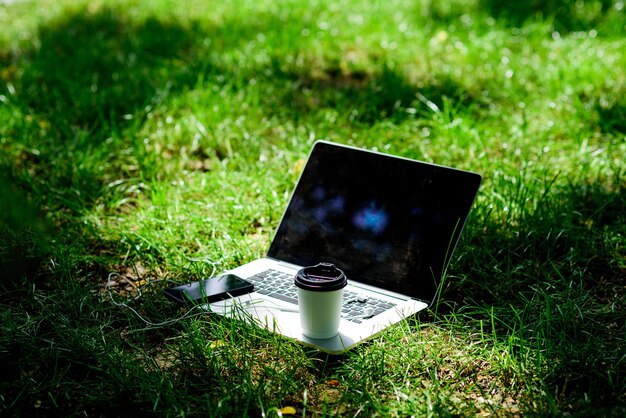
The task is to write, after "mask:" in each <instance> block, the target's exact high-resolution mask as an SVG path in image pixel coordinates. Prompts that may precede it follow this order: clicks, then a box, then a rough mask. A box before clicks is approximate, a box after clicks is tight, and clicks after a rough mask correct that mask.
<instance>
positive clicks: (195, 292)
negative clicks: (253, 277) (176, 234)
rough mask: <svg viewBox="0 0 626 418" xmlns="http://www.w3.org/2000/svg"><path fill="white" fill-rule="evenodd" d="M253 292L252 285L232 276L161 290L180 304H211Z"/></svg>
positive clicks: (225, 275) (227, 275) (226, 275)
mask: <svg viewBox="0 0 626 418" xmlns="http://www.w3.org/2000/svg"><path fill="white" fill-rule="evenodd" d="M252 291H254V285H253V284H252V283H250V282H248V281H246V280H244V279H242V278H241V277H239V276H235V275H234V274H224V275H222V276H217V277H212V278H210V279H205V280H200V281H197V282H193V283H188V284H182V285H180V286H174V287H170V288H167V289H164V290H163V293H164V294H165V296H167V297H168V298H169V299H171V300H173V301H175V302H178V303H180V304H198V303H212V302H217V301H219V300H223V299H228V298H230V297H234V296H239V295H244V294H246V293H250V292H252Z"/></svg>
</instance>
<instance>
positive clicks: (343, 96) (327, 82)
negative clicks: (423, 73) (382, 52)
mask: <svg viewBox="0 0 626 418" xmlns="http://www.w3.org/2000/svg"><path fill="white" fill-rule="evenodd" d="M282 77H285V78H287V79H290V80H293V84H294V86H295V88H292V89H290V90H289V91H287V92H286V94H285V95H284V97H282V98H281V101H282V102H283V103H289V104H290V106H289V107H287V108H286V109H287V111H288V112H289V113H288V116H289V117H291V118H294V119H296V120H297V119H298V118H299V117H300V116H301V115H305V114H310V113H315V112H319V111H320V110H322V109H347V110H348V111H349V114H348V115H344V116H347V117H346V119H348V120H350V121H351V122H354V123H362V124H366V125H373V124H375V123H377V122H380V121H382V120H385V121H390V122H393V123H401V122H402V121H404V120H405V119H407V118H415V117H431V115H432V113H433V111H438V110H442V109H443V108H444V101H445V100H448V101H449V102H452V103H454V105H455V106H456V105H458V106H459V107H460V108H469V107H472V106H474V105H476V104H478V103H479V102H478V100H477V99H476V98H474V97H472V96H471V95H470V94H469V93H468V92H467V91H466V89H464V88H463V86H461V85H459V84H458V83H457V82H456V81H454V80H452V79H451V78H449V77H443V78H441V79H437V80H436V81H435V82H430V83H428V84H426V85H424V86H421V87H420V86H418V85H415V84H413V83H411V82H409V81H408V80H407V78H406V76H405V75H404V74H402V73H401V72H400V71H399V70H398V69H396V68H393V67H391V66H389V65H387V63H381V64H380V70H379V71H378V72H376V73H366V72H363V71H346V70H343V69H341V68H340V66H339V65H330V66H329V67H327V68H324V69H323V70H322V71H321V72H319V73H316V74H312V73H311V72H299V71H293V72H282Z"/></svg>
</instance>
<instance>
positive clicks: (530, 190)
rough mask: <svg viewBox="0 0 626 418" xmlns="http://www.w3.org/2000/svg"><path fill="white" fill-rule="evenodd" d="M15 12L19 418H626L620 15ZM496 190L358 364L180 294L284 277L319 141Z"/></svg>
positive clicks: (14, 327)
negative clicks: (303, 182) (178, 286)
mask: <svg viewBox="0 0 626 418" xmlns="http://www.w3.org/2000/svg"><path fill="white" fill-rule="evenodd" d="M509 3H510V2H506V1H503V0H453V1H449V2H437V1H430V0H418V1H400V0H390V1H341V0H334V1H330V0H316V1H302V0H291V1H287V0H285V1H269V0H257V1H244V0H236V1H232V2H209V1H206V2H205V1H199V0H198V1H186V2H173V1H167V0H158V1H141V0H133V1H130V0H129V1H121V0H120V1H70V0H63V1H50V0H42V1H24V0H15V1H4V2H0V27H2V30H1V31H0V268H1V270H0V277H1V280H0V295H1V296H2V304H1V305H0V376H2V377H0V413H1V414H2V415H12V416H19V415H39V416H48V415H55V416H58V415H66V416H75V415H81V416H83V415H86V416H139V415H146V414H154V415H167V416H177V415H181V416H182V415H201V416H280V415H283V416H291V415H295V416H324V415H341V416H362V417H367V416H398V417H403V416H411V415H415V416H450V415H455V416H458V415H461V416H475V415H500V416H517V415H519V416H526V415H540V416H543V415H547V416H561V415H567V416H620V417H621V416H624V415H626V341H625V339H626V312H625V309H626V302H625V295H624V294H625V291H626V246H625V244H626V238H625V237H626V210H625V208H626V194H625V193H626V158H625V156H626V70H625V69H626V11H625V10H624V6H625V5H624V2H623V1H622V0H598V1H586V0H578V1H573V0H569V1H562V2H559V1H555V0H546V1H537V0H532V1H527V2H525V4H524V5H518V4H517V3H514V4H513V5H512V4H509ZM318 139H326V140H331V141H335V142H339V143H345V144H350V145H353V146H357V147H362V148H367V149H372V150H379V151H383V152H386V153H391V154H395V155H400V156H404V157H410V158H414V159H418V160H422V161H427V162H433V163H436V164H441V165H449V166H453V167H457V168H461V169H466V170H471V171H475V172H478V173H481V174H482V175H483V179H484V180H483V184H482V186H481V190H480V192H479V196H478V198H477V200H476V202H475V204H474V208H473V210H472V213H471V215H470V218H469V219H468V222H467V224H466V227H465V230H464V232H463V236H462V239H461V242H460V243H459V245H458V247H457V250H456V252H455V254H454V257H453V260H452V263H451V265H450V267H449V268H448V271H447V275H446V279H445V282H444V285H443V288H442V292H441V294H440V295H439V298H438V300H437V303H436V304H434V305H433V306H431V308H430V309H429V310H428V311H427V312H424V313H422V314H420V315H418V316H416V317H412V318H409V319H407V320H405V321H402V322H401V323H400V324H398V325H395V326H393V327H391V328H389V329H388V330H386V331H385V332H383V333H381V334H379V335H377V336H376V337H375V338H374V339H372V340H371V341H368V342H367V343H364V344H361V345H359V346H357V347H356V348H354V349H353V350H351V351H349V352H347V353H346V354H345V355H342V356H328V355H325V354H322V353H320V352H318V351H316V350H313V349H309V348H306V347H304V346H301V345H299V344H297V343H295V342H292V341H289V340H284V339H281V338H279V337H276V336H274V335H272V334H270V333H268V332H266V331H264V330H261V329H258V328H255V327H251V326H244V325H242V324H241V323H239V322H236V321H230V320H227V319H223V318H219V317H214V316H212V315H210V314H202V313H200V312H197V311H192V312H190V313H186V312H185V311H183V310H180V309H179V308H178V307H177V306H175V305H174V304H172V303H170V302H168V301H167V300H166V299H165V298H164V297H163V295H162V293H161V289H162V288H163V287H166V286H169V285H170V284H171V283H183V282H189V281H193V280H197V279H199V278H201V277H206V276H210V275H212V274H215V273H216V272H219V271H221V270H224V269H228V268H232V267H234V266H237V265H239V264H241V263H243V262H246V261H249V260H252V259H254V258H257V257H259V256H261V255H263V254H264V252H265V251H266V250H267V246H268V244H269V241H270V239H271V237H272V233H273V230H274V228H275V227H276V226H277V224H278V221H279V220H280V217H281V215H282V211H283V209H284V207H285V205H286V203H287V201H288V199H289V195H290V192H291V189H292V187H293V186H294V182H295V181H296V180H297V178H298V175H299V173H300V171H301V169H302V167H303V163H304V159H305V158H306V155H307V153H308V151H309V149H310V147H311V145H312V144H313V142H314V141H315V140H318Z"/></svg>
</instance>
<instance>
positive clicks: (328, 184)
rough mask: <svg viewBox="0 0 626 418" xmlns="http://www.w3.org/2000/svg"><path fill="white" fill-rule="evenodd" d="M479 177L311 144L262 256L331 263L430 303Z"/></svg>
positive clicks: (303, 262) (350, 275)
mask: <svg viewBox="0 0 626 418" xmlns="http://www.w3.org/2000/svg"><path fill="white" fill-rule="evenodd" d="M480 181H481V177H480V176H479V175H478V174H475V173H470V172H466V171H460V170H455V169H451V168H447V167H441V166H436V165H432V164H426V163H422V162H417V161H413V160H408V159H404V158H398V157H393V156H389V155H384V154H379V153H373V152H369V151H363V150H358V149H354V148H349V147H345V146H340V145H335V144H330V143H326V142H318V143H316V144H315V146H314V149H313V151H312V152H311V155H310V156H309V160H308V162H307V164H306V167H305V168H304V171H303V173H302V175H301V177H300V180H299V181H298V184H297V186H296V189H295V191H294V193H293V196H292V198H291V201H290V202H289V205H288V207H287V210H286V211H285V214H284V216H283V219H282V221H281V223H280V225H279V228H278V230H277V232H276V236H275V237H274V240H273V241H272V244H271V246H270V249H269V252H268V256H269V257H271V258H275V259H279V260H284V261H287V262H290V263H294V264H298V265H302V266H307V265H313V264H317V263H318V262H321V261H324V262H332V263H334V264H336V265H337V266H338V267H339V268H341V269H343V270H344V272H345V273H346V275H347V276H348V280H350V279H354V280H356V281H359V282H362V283H367V284H370V285H373V286H377V287H382V288H384V289H388V290H392V291H395V292H399V293H402V294H405V295H409V296H412V297H416V298H418V299H422V300H425V301H429V302H430V301H432V300H433V298H434V297H435V294H436V290H437V284H438V283H439V281H440V279H441V275H442V272H443V271H444V270H445V267H446V266H447V264H448V262H449V260H450V256H451V254H452V251H453V250H454V247H455V245H456V243H457V241H458V238H459V235H460V233H461V229H462V227H463V224H464V223H465V219H466V217H467V214H468V213H469V210H470V208H471V205H472V202H473V201H474V197H475V196H476V192H477V191H478V186H479V184H480Z"/></svg>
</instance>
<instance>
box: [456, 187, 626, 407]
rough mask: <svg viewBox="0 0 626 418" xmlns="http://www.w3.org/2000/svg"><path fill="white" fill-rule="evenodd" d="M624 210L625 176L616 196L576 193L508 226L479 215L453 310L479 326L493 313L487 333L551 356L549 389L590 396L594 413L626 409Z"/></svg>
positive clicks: (556, 194) (600, 191)
mask: <svg viewBox="0 0 626 418" xmlns="http://www.w3.org/2000/svg"><path fill="white" fill-rule="evenodd" d="M624 207H626V187H625V184H624V183H623V178H620V177H619V175H618V178H616V179H615V182H614V188H613V189H607V188H605V187H603V186H600V185H596V184H569V186H564V187H562V188H561V189H559V190H553V191H551V192H550V193H549V194H546V195H545V196H544V197H543V198H541V199H539V200H538V201H536V206H535V208H534V210H527V211H526V212H525V214H524V213H523V212H520V214H519V216H515V215H514V216H512V217H510V218H508V219H506V220H499V221H495V220H493V219H491V212H490V210H489V209H488V208H486V207H478V208H476V209H477V210H476V213H474V214H473V222H471V223H469V225H468V226H469V228H468V229H467V230H466V231H465V234H466V235H465V237H464V243H463V244H464V245H462V246H461V251H460V257H459V260H458V262H457V264H456V265H455V267H454V270H455V271H459V272H463V273H462V274H461V275H459V276H457V277H451V278H450V281H449V283H448V285H449V287H448V289H447V291H446V293H445V295H444V297H443V300H444V304H445V303H448V302H449V303H450V305H449V308H451V309H452V310H454V311H456V312H458V313H460V314H463V315H467V318H472V319H473V320H476V319H478V318H480V317H481V316H484V315H485V314H486V313H488V312H489V311H490V310H491V312H492V315H493V317H492V318H489V317H484V318H483V319H482V320H483V321H484V323H485V325H486V324H492V325H495V328H494V329H492V330H491V331H486V332H487V333H489V332H493V333H494V335H496V334H497V335H499V336H500V338H505V339H509V340H510V341H515V344H516V345H518V346H519V348H530V349H531V350H533V351H535V350H536V351H535V352H536V353H537V354H539V353H541V356H543V357H544V359H545V360H546V361H547V363H546V364H547V365H548V369H549V372H548V373H547V374H546V376H545V379H546V384H547V385H548V386H549V387H556V388H558V394H559V395H558V396H565V397H567V398H570V399H583V398H585V397H586V396H588V398H587V399H588V402H589V405H590V406H591V407H598V408H609V410H610V408H611V406H614V405H620V401H619V399H620V397H622V396H623V391H624V390H625V389H626V362H625V361H624V359H625V357H624V356H625V355H626V351H625V349H624V346H623V343H622V339H623V335H624V333H625V332H626V328H625V324H624V313H623V312H624V309H626V305H625V304H624V300H625V296H626V289H625V288H624V281H625V279H626V275H625V270H624V268H625V266H624V264H623V262H621V263H620V261H619V260H624V255H625V254H624V248H623V237H624V236H625V235H626V227H625V225H626V215H625V214H624V210H623V208H624ZM468 306H471V307H473V308H470V309H467V307H468ZM476 307H479V308H476ZM474 309H477V310H474ZM492 320H495V322H492ZM486 326H487V327H490V326H488V325H486ZM572 395H573V396H572ZM622 401H623V400H622Z"/></svg>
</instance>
